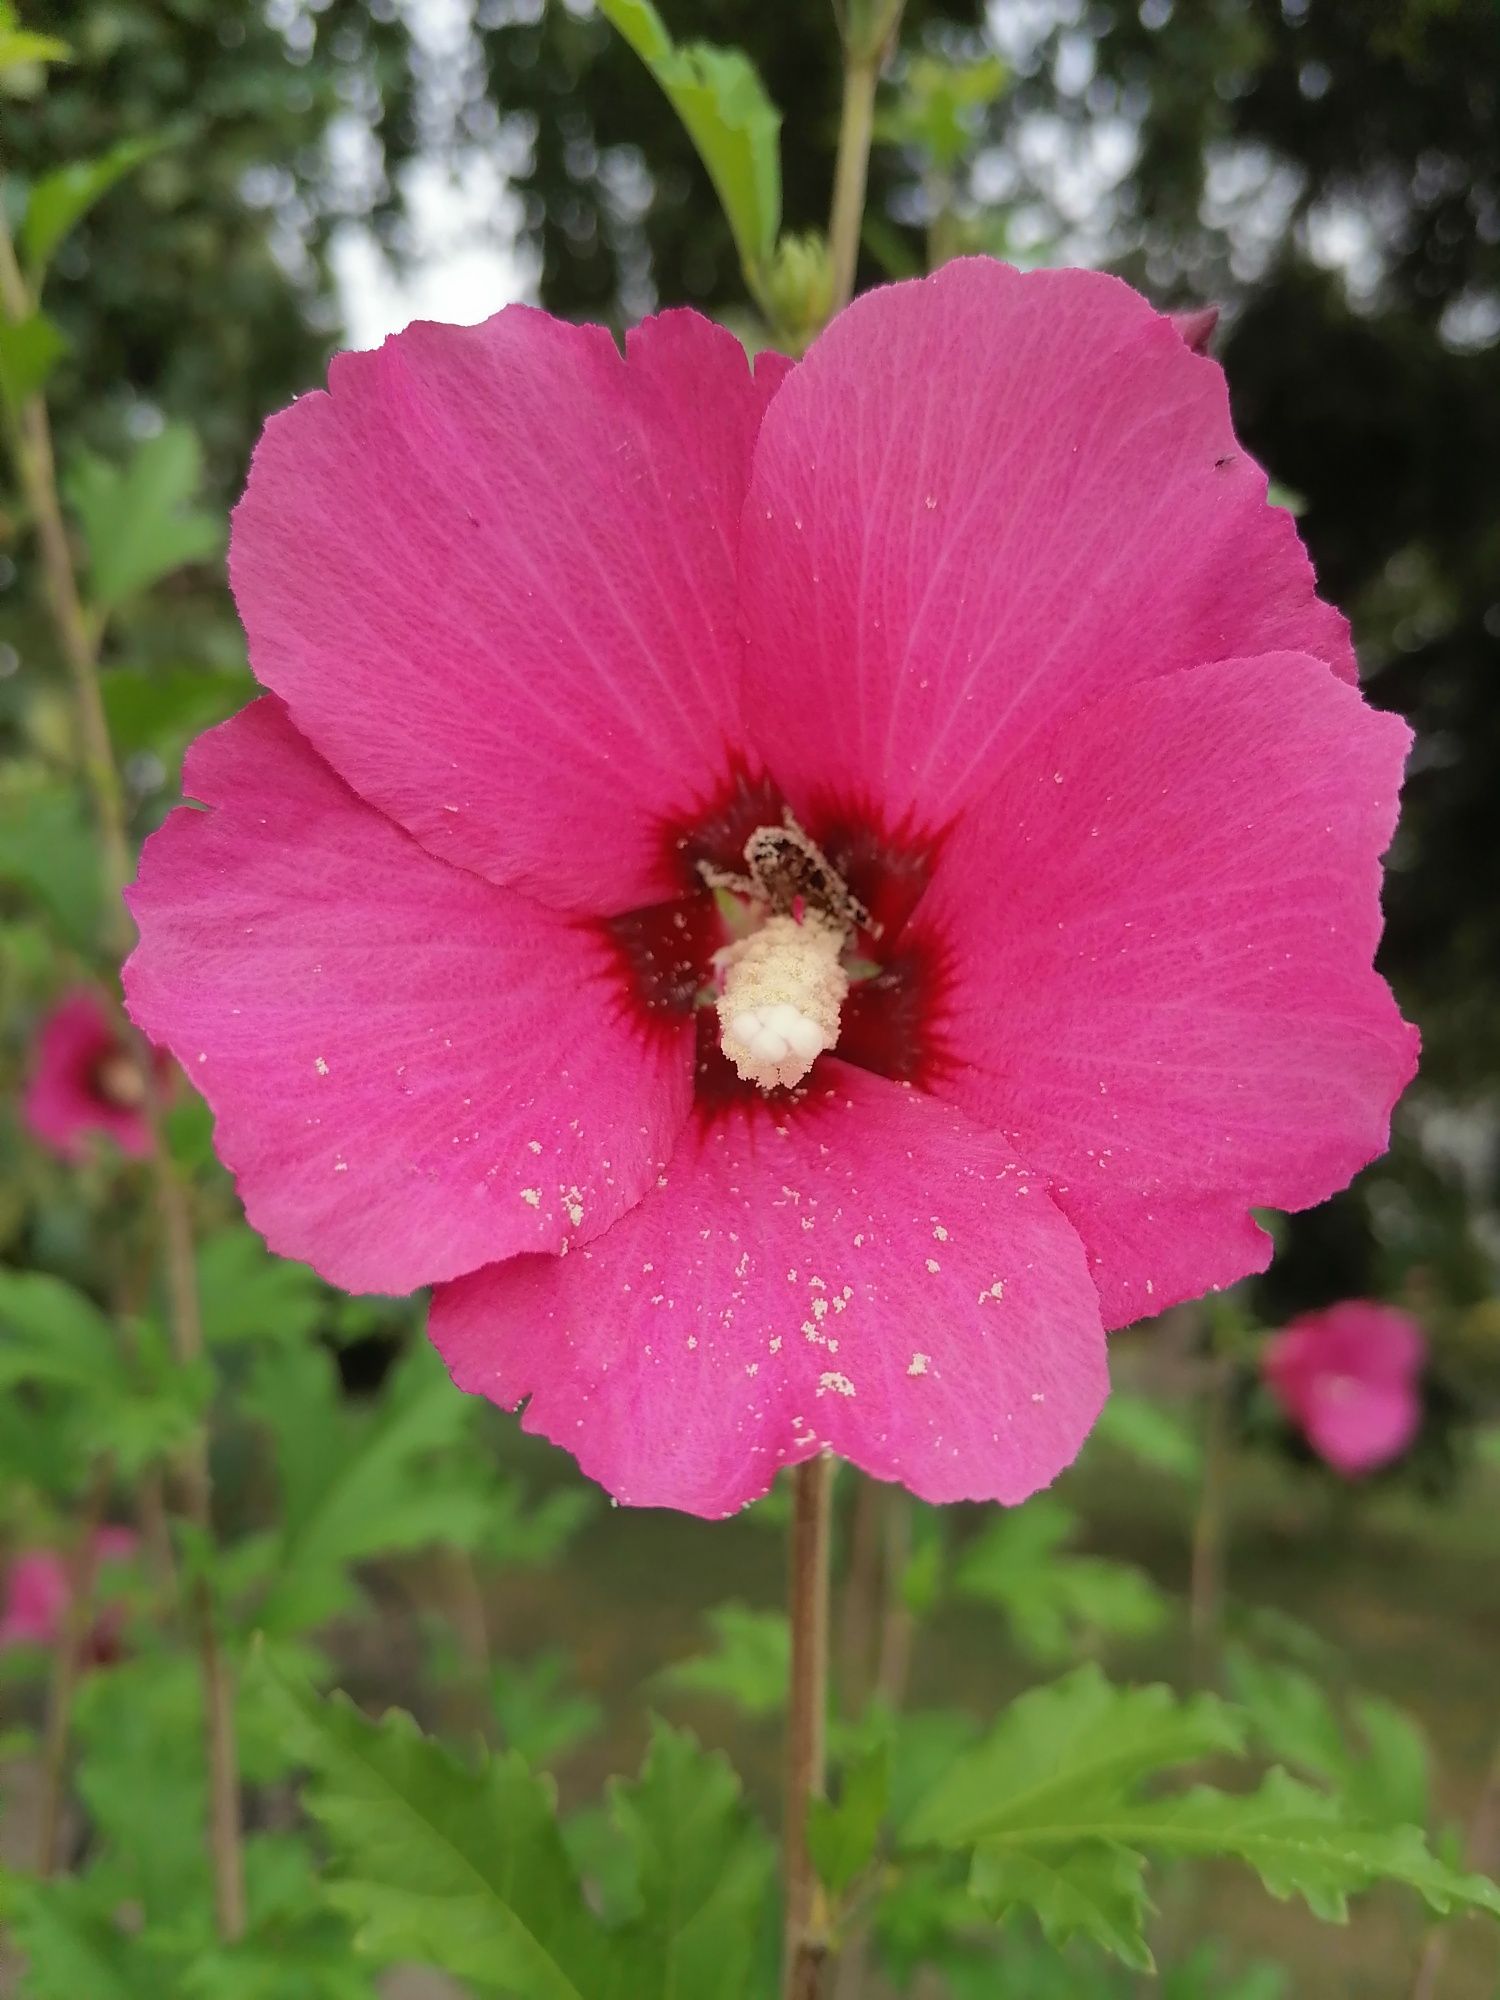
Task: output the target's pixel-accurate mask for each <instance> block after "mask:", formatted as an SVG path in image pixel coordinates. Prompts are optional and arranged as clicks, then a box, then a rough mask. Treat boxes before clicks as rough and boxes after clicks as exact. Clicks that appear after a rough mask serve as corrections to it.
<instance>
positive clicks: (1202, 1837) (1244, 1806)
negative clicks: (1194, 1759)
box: [1030, 1769, 1500, 1923]
mask: <svg viewBox="0 0 1500 2000" xmlns="http://www.w3.org/2000/svg"><path fill="white" fill-rule="evenodd" d="M1030 1838H1032V1839H1035V1838H1036V1833H1035V1832H1033V1833H1032V1835H1031V1836H1030ZM1046 1838H1047V1836H1045V1835H1044V1836H1043V1839H1044V1840H1045V1839H1046ZM1076 1838H1077V1835H1076V1833H1075V1834H1072V1835H1069V1834H1062V1835H1061V1839H1060V1840H1059V1841H1058V1843H1057V1844H1059V1845H1061V1844H1070V1843H1071V1842H1072V1841H1073V1840H1075V1839H1076ZM1089 1838H1092V1839H1100V1838H1102V1839H1106V1840H1114V1841H1118V1842H1120V1843H1121V1844H1122V1845H1125V1846H1129V1847H1133V1848H1140V1849H1145V1850H1147V1851H1148V1852H1152V1853H1156V1854H1170V1855H1195V1856H1228V1857H1232V1858H1234V1859H1237V1860H1240V1861H1244V1862H1246V1863H1248V1864H1249V1866H1250V1867H1252V1868H1253V1869H1254V1870H1255V1872H1256V1873H1257V1874H1258V1875H1259V1876H1260V1878H1261V1880H1262V1882H1264V1884H1265V1885H1266V1887H1267V1889H1269V1890H1270V1892H1271V1894H1272V1895H1273V1896H1277V1897H1281V1898H1286V1897H1289V1896H1293V1895H1296V1896H1300V1897H1301V1898H1302V1899H1303V1901H1304V1902H1305V1903H1306V1904H1307V1905H1308V1907H1309V1909H1311V1910H1312V1911H1313V1912H1314V1914H1315V1915H1317V1916H1320V1917H1322V1918H1323V1919H1324V1920H1325V1921H1327V1922H1332V1923H1342V1922H1343V1921H1344V1918H1345V1917H1346V1915H1347V1913H1348V1898H1349V1897H1350V1896H1351V1895H1354V1894H1356V1893H1357V1892H1358V1891H1360V1890H1362V1889H1368V1888H1370V1887H1372V1886H1373V1885H1374V1884H1375V1883H1377V1882H1398V1883H1402V1884H1404V1885H1405V1886H1407V1887H1408V1888H1411V1889H1415V1890H1416V1892H1417V1894H1418V1895H1420V1896H1421V1897H1422V1898H1423V1900H1424V1901H1425V1902H1426V1903H1427V1904H1428V1906H1429V1907H1430V1908H1431V1909H1433V1910H1435V1911H1436V1912H1437V1913H1438V1914H1439V1915H1440V1916H1446V1915H1449V1914H1450V1913H1452V1912H1454V1911H1456V1910H1462V1909H1472V1910H1482V1911H1484V1912H1485V1913H1486V1914H1487V1915H1489V1916H1492V1917H1500V1888H1497V1887H1496V1885H1495V1884H1494V1883H1493V1882H1489V1881H1486V1879H1485V1878H1484V1877H1483V1876H1482V1875H1469V1874H1464V1873H1461V1872H1460V1871H1459V1870H1457V1869H1455V1868H1450V1867H1449V1866H1448V1864H1447V1863H1446V1862H1444V1861H1440V1860H1439V1859H1438V1857H1437V1856H1436V1855H1435V1854H1433V1853H1432V1852H1431V1850H1430V1849H1429V1848H1428V1846H1427V1843H1426V1841H1425V1839H1424V1838H1423V1836H1422V1833H1421V1831H1420V1829H1418V1828H1417V1827H1414V1826H1397V1827H1387V1826H1369V1825H1365V1824H1363V1823H1361V1822H1360V1821H1359V1820H1357V1819H1355V1818H1353V1817H1351V1816H1350V1815H1349V1814H1348V1812H1347V1809H1346V1807H1345V1806H1344V1804H1343V1802H1342V1801H1341V1800H1339V1799H1336V1798H1330V1797H1329V1795H1328V1794H1327V1793H1326V1792H1319V1791H1314V1790H1313V1789H1312V1787H1311V1786H1309V1785H1304V1784H1302V1783H1300V1782H1299V1781H1298V1780H1297V1779H1295V1778H1291V1777H1288V1775H1287V1773H1286V1772H1285V1771H1282V1770H1279V1769H1278V1770H1273V1771H1271V1772H1270V1773H1268V1775H1267V1777H1266V1779H1265V1781H1264V1783H1263V1784H1262V1785H1261V1787H1260V1789H1259V1790H1258V1791H1256V1792H1251V1793H1238V1792H1222V1791H1216V1790H1215V1789H1213V1788H1212V1787H1211V1786H1207V1785H1204V1786H1199V1787H1198V1788H1196V1789H1195V1790H1193V1791H1190V1792H1185V1793H1183V1794H1181V1795H1180V1796H1178V1797H1175V1798H1166V1799H1153V1800H1147V1801H1146V1802H1144V1803H1141V1804H1132V1805H1127V1806H1125V1807H1123V1808H1121V1809H1119V1810H1118V1811H1116V1812H1114V1813H1112V1814H1106V1815H1105V1816H1104V1817H1103V1818H1102V1820H1101V1821H1100V1823H1099V1826H1098V1828H1097V1829H1096V1830H1095V1831H1094V1832H1093V1833H1092V1834H1091V1835H1090V1836H1089Z"/></svg>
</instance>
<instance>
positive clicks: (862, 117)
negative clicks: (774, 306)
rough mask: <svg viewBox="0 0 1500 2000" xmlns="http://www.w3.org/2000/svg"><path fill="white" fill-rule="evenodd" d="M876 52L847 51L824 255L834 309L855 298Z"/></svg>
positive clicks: (877, 63) (876, 77) (876, 76)
mask: <svg viewBox="0 0 1500 2000" xmlns="http://www.w3.org/2000/svg"><path fill="white" fill-rule="evenodd" d="M879 78H880V58H879V57H878V56H874V57H871V56H868V55H854V54H849V53H846V54H845V58H844V103H843V110H842V112H841V113H840V116H839V150H838V157H837V159H836V161H835V162H834V169H833V210H832V213H831V214H830V216H829V219H828V256H829V262H830V264H831V266H832V269H833V311H834V312H841V311H842V310H843V308H844V307H845V306H846V305H848V303H849V301H850V299H852V298H853V296H854V267H855V265H856V264H857V263H858V261H859V232H860V228H861V225H862V224H863V221H864V213H865V180H866V177H867V175H868V173H869V170H870V140H871V138H872V136H873V134H874V130H875V86H876V84H877V83H878V81H879Z"/></svg>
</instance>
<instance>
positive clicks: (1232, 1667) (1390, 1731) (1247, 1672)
mask: <svg viewBox="0 0 1500 2000" xmlns="http://www.w3.org/2000/svg"><path fill="white" fill-rule="evenodd" d="M1225 1664H1226V1668H1227V1671H1228V1677H1229V1688H1230V1692H1231V1693H1232V1694H1233V1695H1234V1697H1235V1699H1236V1700H1237V1701H1239V1702H1240V1703H1241V1704H1242V1705H1243V1707H1244V1709H1245V1711H1246V1713H1247V1714H1248V1715H1249V1717H1250V1722H1251V1726H1252V1728H1253V1730H1254V1732H1255V1735H1256V1738H1257V1740H1258V1741H1259V1743H1260V1744H1261V1745H1263V1746H1264V1748H1265V1750H1266V1751H1267V1752H1268V1753H1269V1754H1270V1756H1272V1757H1274V1758H1275V1759H1276V1760H1277V1761H1278V1762H1279V1763H1283V1764H1291V1765H1293V1766H1295V1767H1296V1768H1297V1769H1298V1770H1299V1771H1302V1772H1305V1773H1307V1774H1308V1775H1310V1776H1312V1777H1315V1778H1320V1779H1322V1780H1324V1781H1325V1783H1327V1784H1328V1785H1330V1786H1332V1787H1333V1788H1335V1789H1336V1790H1337V1791H1338V1792H1339V1794H1340V1796H1341V1797H1342V1798H1343V1799H1344V1801H1345V1803H1346V1804H1347V1805H1348V1807H1349V1808H1350V1810H1351V1811H1352V1812H1354V1813H1355V1814H1356V1815H1357V1816H1358V1817H1360V1818H1363V1819H1367V1820H1371V1821H1375V1822H1380V1821H1384V1822H1385V1823H1387V1824H1400V1823H1402V1822H1405V1821H1411V1822H1414V1823H1415V1824H1417V1825H1421V1824H1423V1823H1424V1822H1425V1821H1426V1819H1427V1813H1428V1755H1427V1745H1426V1743H1425V1741H1424V1739H1423V1737H1422V1733H1421V1731H1420V1730H1419V1729H1418V1728H1417V1726H1416V1724H1415V1723H1413V1722H1412V1721H1411V1719H1410V1718H1409V1717H1408V1716H1406V1715H1403V1714H1402V1712H1401V1710H1400V1709H1398V1708H1396V1707H1395V1706H1394V1705H1393V1704H1392V1703H1390V1702H1386V1701H1381V1700H1380V1699H1378V1698H1377V1697H1375V1696H1371V1695H1366V1696H1362V1697H1359V1698H1357V1699H1356V1701H1355V1702H1354V1704H1353V1717H1354V1720H1355V1721H1356V1722H1357V1724H1358V1727H1359V1732H1360V1734H1361V1736H1362V1737H1363V1739H1364V1740H1363V1741H1362V1742H1359V1741H1354V1740H1352V1739H1351V1734H1350V1732H1349V1731H1348V1730H1347V1729H1346V1727H1345V1725H1344V1723H1343V1722H1342V1721H1341V1720H1340V1717H1339V1714H1338V1711H1337V1710H1336V1709H1335V1707H1334V1704H1333V1702H1332V1700H1331V1699H1330V1698H1329V1696H1328V1695H1327V1694H1325V1693H1324V1691H1323V1689H1322V1688H1321V1687H1320V1686H1319V1685H1318V1683H1317V1682H1316V1681H1315V1680H1314V1679H1313V1678H1312V1677H1311V1675H1309V1674H1305V1673H1302V1672H1301V1671H1300V1670H1299V1669H1297V1668H1295V1667H1288V1666H1284V1665H1281V1664H1278V1663H1273V1662H1270V1661H1266V1660H1261V1659H1258V1658H1257V1657H1256V1656H1255V1655H1254V1654H1253V1653H1250V1652H1248V1651H1247V1650H1246V1649H1245V1648H1244V1647H1242V1646H1235V1647H1231V1648H1230V1650H1229V1653H1228V1656H1227V1659H1226V1663H1225Z"/></svg>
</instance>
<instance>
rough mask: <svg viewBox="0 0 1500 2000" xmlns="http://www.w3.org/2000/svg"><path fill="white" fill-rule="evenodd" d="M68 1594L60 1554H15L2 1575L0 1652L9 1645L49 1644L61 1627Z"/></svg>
mask: <svg viewBox="0 0 1500 2000" xmlns="http://www.w3.org/2000/svg"><path fill="white" fill-rule="evenodd" d="M71 1596H72V1593H71V1591H70V1590H69V1588H68V1571H67V1566H66V1564H65V1563H64V1562H63V1559H62V1557H61V1556H60V1555H57V1554H56V1553H55V1552H54V1551H53V1550H51V1549H28V1550H27V1551H26V1552H25V1553H24V1554H23V1555H19V1556H17V1557H16V1559H15V1561H14V1562H13V1563H12V1564H11V1566H10V1568H9V1570H8V1571H7V1572H6V1577H5V1598H4V1603H3V1606H0V1652H5V1651H8V1650H9V1649H10V1648H11V1647H12V1646H50V1645H51V1644H52V1643H53V1641H54V1640H55V1639H56V1637H57V1635H58V1633H59V1631H60V1630H61V1629H62V1622H63V1619H64V1617H65V1616H66V1614H67V1609H68V1604H69V1600H70V1598H71Z"/></svg>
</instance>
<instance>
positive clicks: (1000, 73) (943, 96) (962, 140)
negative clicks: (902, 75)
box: [877, 56, 1010, 173]
mask: <svg viewBox="0 0 1500 2000" xmlns="http://www.w3.org/2000/svg"><path fill="white" fill-rule="evenodd" d="M1009 81H1010V72H1009V70H1008V69H1007V68H1006V66H1005V64H1004V63H1003V62H1002V61H1001V60H1000V58H999V57H998V56H983V57H981V58H980V59H979V60H978V61H977V62H968V63H949V62H943V61H941V60H940V59H939V58H937V57H936V56H915V57H913V58H912V60H911V61H910V62H909V63H908V65H907V71H906V80H905V83H904V85H903V87H902V91H901V94H900V97H899V98H898V100H897V102H896V105H895V106H894V108H893V109H892V110H890V111H888V112H886V113H885V115H884V116H883V117H882V118H881V119H880V120H879V123H878V126H877V131H878V133H879V136H880V137H881V138H883V139H886V140H888V141H893V142H894V143H895V144H897V145H903V146H913V147H915V148H916V149H917V151H918V152H921V153H923V154H925V155H926V157H927V158H928V159H929V160H930V161H931V162H932V164H933V166H935V167H937V168H938V169H939V171H941V172H943V173H951V172H952V170H953V169H954V168H955V167H956V166H957V165H958V163H959V161H960V160H962V159H963V157H964V155H965V153H967V152H968V151H969V150H970V149H971V148H972V147H973V146H974V144H975V142H976V140H977V139H978V137H979V133H980V114H981V113H982V112H983V111H984V110H985V109H986V108H987V107H988V106H989V105H991V104H993V103H994V102H995V100H996V99H997V98H998V97H999V96H1000V95H1001V93H1002V92H1003V91H1004V90H1005V87H1006V85H1007V84H1008V83H1009Z"/></svg>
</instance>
